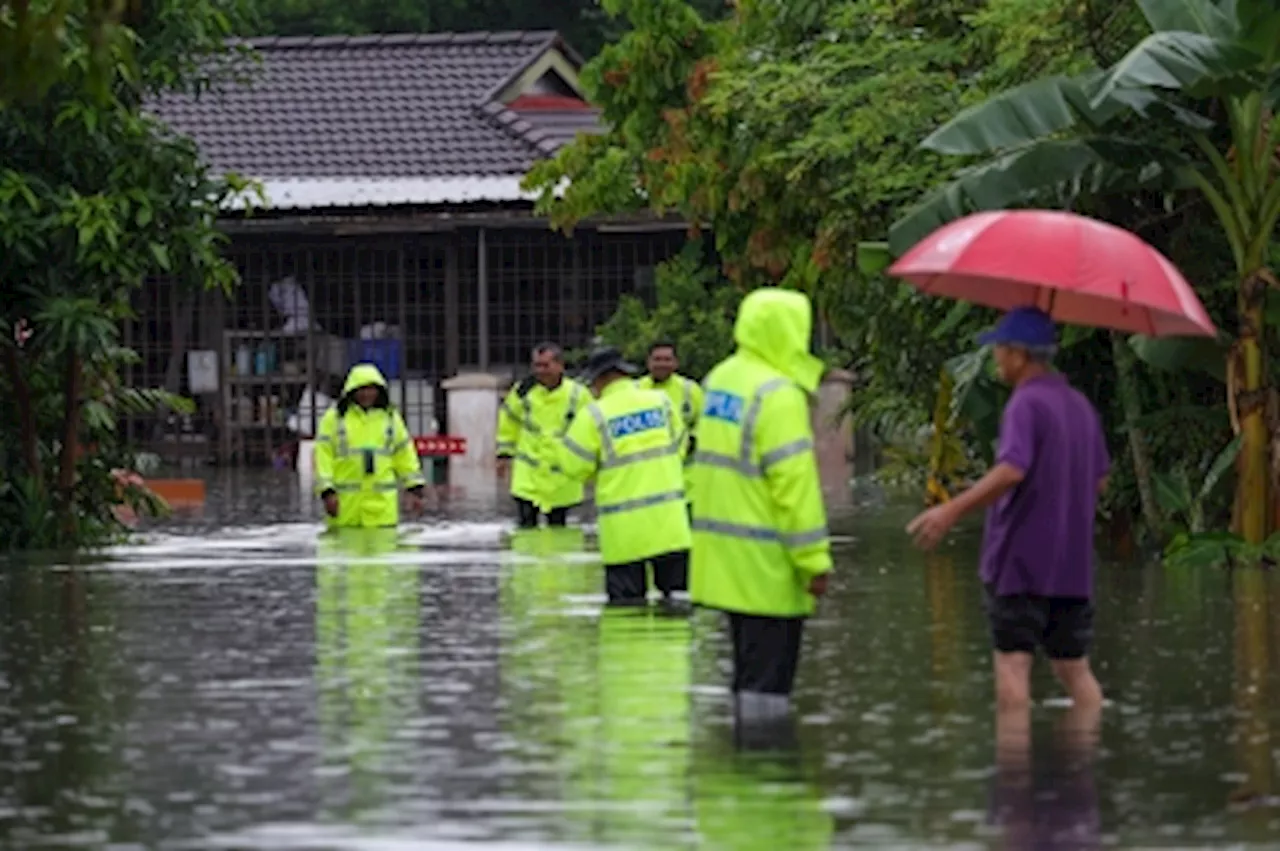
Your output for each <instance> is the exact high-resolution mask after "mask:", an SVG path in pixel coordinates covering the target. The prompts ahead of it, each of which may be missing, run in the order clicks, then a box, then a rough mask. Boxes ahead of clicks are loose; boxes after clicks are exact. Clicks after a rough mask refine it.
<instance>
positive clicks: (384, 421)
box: [315, 364, 426, 527]
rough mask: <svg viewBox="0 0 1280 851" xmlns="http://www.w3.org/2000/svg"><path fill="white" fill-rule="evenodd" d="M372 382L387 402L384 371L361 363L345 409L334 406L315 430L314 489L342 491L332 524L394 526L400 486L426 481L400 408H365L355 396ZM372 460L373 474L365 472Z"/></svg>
mask: <svg viewBox="0 0 1280 851" xmlns="http://www.w3.org/2000/svg"><path fill="white" fill-rule="evenodd" d="M369 386H376V387H379V388H381V389H382V390H383V399H382V402H384V403H386V388H387V382H386V379H384V378H383V377H382V373H380V372H379V371H378V369H377V367H374V366H373V365H371V364H357V365H356V366H355V367H353V368H352V369H351V373H350V374H349V375H348V376H347V382H346V384H345V385H344V387H343V398H344V399H346V400H347V411H346V414H345V415H343V414H340V413H339V412H338V411H339V406H338V405H334V406H333V407H331V408H330V409H329V410H327V411H325V414H324V416H323V417H322V418H321V419H320V425H319V427H318V428H317V429H316V446H315V489H316V494H317V495H323V494H324V492H325V491H328V490H335V491H337V493H338V516H337V517H336V518H333V517H330V518H328V522H329V525H331V526H347V527H349V526H363V527H373V526H395V525H396V524H397V523H399V522H400V494H399V491H400V489H401V488H406V489H408V488H415V487H422V486H424V485H425V484H426V480H425V478H424V477H423V475H422V461H421V460H420V459H419V458H418V451H417V448H416V447H415V446H414V444H413V438H412V437H411V436H410V434H409V429H408V427H407V426H406V425H405V422H404V418H403V417H401V416H400V413H399V412H398V411H397V410H396V409H395V408H393V407H391V406H390V404H386V406H385V407H375V408H369V409H368V410H365V409H364V408H361V407H360V406H359V405H357V404H356V403H355V402H354V401H353V400H351V398H350V397H351V395H352V394H353V393H354V392H355V391H356V390H359V389H360V388H361V387H369ZM370 461H371V462H372V468H373V469H372V472H371V473H369V472H366V470H367V466H366V465H367V463H368V462H370Z"/></svg>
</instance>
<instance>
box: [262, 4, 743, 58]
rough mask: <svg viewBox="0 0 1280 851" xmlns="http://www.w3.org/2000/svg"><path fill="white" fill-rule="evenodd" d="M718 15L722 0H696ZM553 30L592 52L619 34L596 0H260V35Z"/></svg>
mask: <svg viewBox="0 0 1280 851" xmlns="http://www.w3.org/2000/svg"><path fill="white" fill-rule="evenodd" d="M696 6H697V7H698V8H699V10H700V11H702V12H704V13H705V14H708V15H713V16H715V15H720V14H722V13H723V12H724V11H725V10H726V9H727V8H728V4H727V3H726V2H724V0H698V2H697V3H696ZM522 29H534V30H548V29H549V30H557V31H559V33H560V34H561V35H562V36H564V37H565V39H566V40H567V41H568V42H569V43H570V44H571V45H573V47H574V48H575V49H576V50H578V51H579V52H581V53H582V54H583V55H585V56H594V55H595V54H596V53H597V52H598V51H599V50H600V49H601V48H602V47H603V46H604V45H605V44H607V43H608V42H610V41H612V40H614V39H616V38H617V37H618V36H619V35H621V33H622V29H621V27H620V26H619V25H618V23H617V22H616V21H615V20H614V19H612V18H610V17H609V16H608V15H607V14H605V13H604V12H603V11H602V10H601V8H600V3H599V0H556V2H553V3H539V2H534V0H270V2H267V0H261V2H260V3H259V24H258V27H257V31H258V32H259V33H260V34H262V35H363V34H370V33H406V32H466V31H471V30H522Z"/></svg>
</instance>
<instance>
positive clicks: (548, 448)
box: [498, 378, 591, 511]
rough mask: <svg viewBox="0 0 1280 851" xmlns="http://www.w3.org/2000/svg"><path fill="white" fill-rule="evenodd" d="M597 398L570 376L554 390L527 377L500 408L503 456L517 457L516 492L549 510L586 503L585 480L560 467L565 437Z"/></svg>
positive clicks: (500, 454) (513, 485) (513, 482)
mask: <svg viewBox="0 0 1280 851" xmlns="http://www.w3.org/2000/svg"><path fill="white" fill-rule="evenodd" d="M590 401H591V391H589V390H588V389H587V388H585V387H583V386H582V385H581V384H579V383H578V382H576V381H573V380H572V379H568V378H565V379H563V380H562V381H561V382H560V384H559V385H558V386H557V387H556V388H555V389H554V390H548V389H547V388H546V387H543V386H542V385H541V384H539V383H538V382H537V381H535V380H534V379H533V378H526V379H525V380H524V381H521V382H520V383H519V384H517V385H516V386H515V387H512V388H511V392H510V393H508V394H507V398H506V399H504V400H503V402H502V406H501V407H500V408H499V409H498V457H499V458H513V459H514V463H513V467H514V469H512V471H511V495H512V496H514V497H517V498H519V499H527V500H529V501H530V502H532V503H533V504H534V505H537V506H538V507H539V508H541V509H542V510H543V511H550V510H551V509H553V508H568V507H572V506H575V505H578V504H579V503H581V502H582V484H581V483H580V482H576V481H573V480H572V479H568V478H565V477H564V476H562V475H560V473H559V471H558V470H554V469H553V467H555V464H556V458H557V455H558V453H559V446H560V439H561V438H562V437H564V435H565V433H566V432H567V431H568V430H569V426H570V424H572V423H573V419H574V417H575V416H576V415H577V413H578V412H579V411H581V410H582V409H583V408H584V407H586V406H587V403H588V402H590Z"/></svg>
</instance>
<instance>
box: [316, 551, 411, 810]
mask: <svg viewBox="0 0 1280 851" xmlns="http://www.w3.org/2000/svg"><path fill="white" fill-rule="evenodd" d="M398 549H399V547H398V541H397V532H396V530H395V529H339V530H334V531H333V532H330V533H328V534H325V535H323V536H321V538H320V540H319V542H318V544H317V548H316V616H315V617H316V674H315V675H316V691H317V695H318V699H319V720H320V732H321V738H322V740H323V743H324V748H323V756H322V761H321V762H322V767H321V768H320V769H319V770H318V771H317V774H318V775H319V779H320V783H321V786H322V789H323V795H322V800H323V801H324V802H325V807H326V810H327V814H328V816H329V817H336V818H339V819H344V820H345V819H350V818H352V817H353V816H355V815H356V814H358V813H360V812H362V811H365V810H368V809H371V808H373V807H376V806H378V805H380V804H381V803H382V800H381V798H382V788H383V787H384V786H385V784H386V777H387V774H388V769H389V768H391V766H392V764H394V763H395V762H396V760H397V753H398V752H399V749H398V747H397V745H396V738H397V734H398V733H399V732H400V731H401V730H402V729H403V728H404V726H405V723H406V722H407V721H409V720H410V719H411V718H413V717H414V715H415V705H414V704H415V701H416V697H417V693H418V683H417V682H416V681H415V673H416V672H417V669H418V629H419V623H418V620H419V604H418V571H417V569H416V568H415V567H413V566H412V565H401V564H396V563H394V561H393V560H392V559H391V558H390V557H391V556H393V555H394V554H395V553H396V552H397V550H398Z"/></svg>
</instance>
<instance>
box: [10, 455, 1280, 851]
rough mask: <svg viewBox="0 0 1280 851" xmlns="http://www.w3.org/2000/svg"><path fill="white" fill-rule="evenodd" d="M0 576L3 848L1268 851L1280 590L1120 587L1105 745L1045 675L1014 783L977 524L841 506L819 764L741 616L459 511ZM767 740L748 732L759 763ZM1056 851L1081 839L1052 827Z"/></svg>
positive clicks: (268, 499) (221, 505)
mask: <svg viewBox="0 0 1280 851" xmlns="http://www.w3.org/2000/svg"><path fill="white" fill-rule="evenodd" d="M208 500H209V502H208V508H207V509H206V511H205V513H204V516H202V517H192V518H174V519H172V520H170V521H167V522H166V523H165V524H163V525H162V526H161V527H160V528H156V529H150V530H148V531H147V532H146V534H145V535H144V536H143V538H142V540H141V542H140V543H138V544H137V545H134V546H130V547H127V548H121V549H119V550H117V551H114V552H112V553H111V554H110V557H109V558H107V559H105V560H99V561H97V562H92V563H90V562H86V563H83V564H80V565H74V566H72V565H67V564H54V565H40V564H30V565H22V566H15V567H10V568H9V569H7V570H5V571H3V573H0V604H2V605H3V621H2V622H0V687H2V688H3V691H2V693H0V825H2V826H3V827H2V830H3V835H4V837H5V842H6V845H5V847H11V848H23V849H26V848H33V849H34V848H93V849H110V851H124V850H125V849H151V848H159V849H170V848H172V849H188V848H190V849H218V848H228V849H231V848H235V849H401V848H404V849H409V848H424V849H453V848H471V847H477V845H479V844H483V845H485V846H487V847H495V848H509V849H516V848H533V847H550V848H555V847H573V848H636V849H666V848H673V849H676V848H713V849H714V848H725V849H762V850H763V849H784V848H785V849H795V851H805V849H819V848H821V849H825V848H862V847H865V848H879V849H892V848H904V849H905V848H921V849H926V848H950V849H971V848H972V849H988V848H991V849H996V848H1003V849H1019V850H1020V849H1049V848H1060V849H1068V848H1069V849H1086V848H1104V847H1105V848H1275V847H1277V843H1280V806H1278V799H1277V797H1276V796H1277V794H1280V789H1278V788H1277V778H1276V758H1277V754H1278V753H1280V700H1277V697H1278V696H1280V678H1278V677H1277V672H1278V670H1280V665H1277V660H1278V659H1280V583H1277V581H1276V578H1275V577H1274V576H1273V575H1271V574H1264V573H1248V574H1245V573H1239V574H1236V575H1232V574H1230V573H1227V572H1218V571H1215V572H1208V571H1206V572H1201V573H1190V572H1174V571H1167V570H1165V569H1163V568H1158V567H1151V568H1142V569H1139V568H1132V567H1116V566H1104V567H1103V568H1101V570H1100V573H1099V600H1098V609H1099V613H1098V639H1097V649H1096V659H1097V668H1098V673H1099V678H1100V680H1101V681H1102V685H1103V687H1104V689H1106V690H1107V692H1108V697H1109V698H1110V700H1111V704H1110V705H1109V706H1108V708H1107V709H1106V710H1105V713H1104V721H1103V728H1102V736H1101V742H1100V744H1099V745H1098V746H1097V747H1096V748H1090V747H1088V746H1087V745H1086V746H1081V745H1080V742H1079V741H1078V740H1075V741H1073V740H1072V739H1071V737H1069V736H1067V735H1065V734H1064V733H1063V732H1062V730H1061V726H1062V719H1063V716H1064V710H1063V706H1062V703H1061V701H1060V700H1057V699H1056V696H1057V694H1058V692H1057V690H1056V689H1055V688H1054V686H1053V684H1052V683H1051V682H1050V680H1049V676H1048V673H1047V670H1044V669H1043V665H1042V666H1041V670H1039V671H1038V673H1037V680H1036V688H1037V697H1038V698H1045V697H1047V698H1049V699H1048V700H1040V701H1039V703H1038V705H1037V708H1036V710H1035V713H1034V721H1033V728H1032V730H1031V731H1030V734H1029V737H1028V740H1027V741H1021V742H1020V741H1018V740H1016V739H1015V740H1012V744H1011V743H1010V741H1005V742H1003V743H1002V748H1001V753H1002V758H1001V759H1000V760H997V758H996V756H997V747H996V745H997V742H996V727H995V723H994V713H993V707H992V694H991V675H990V656H989V644H988V640H987V637H986V634H985V624H984V620H983V616H982V609H981V594H980V587H979V585H978V582H977V579H976V575H975V570H976V569H975V554H976V547H977V540H978V529H977V528H976V527H974V528H970V529H968V530H966V531H965V532H964V534H963V536H962V538H963V540H961V541H960V542H959V543H957V544H955V545H954V546H953V547H951V548H950V549H946V550H945V551H944V552H943V553H941V554H939V555H936V556H932V557H924V556H921V555H919V554H918V553H916V552H914V551H913V550H911V549H910V547H909V545H908V540H907V538H906V536H905V535H904V534H903V533H902V527H903V525H904V524H905V522H906V521H907V520H908V519H909V518H910V516H911V507H910V506H907V507H903V508H901V509H894V508H884V507H860V508H850V509H842V510H840V512H838V513H835V514H834V516H833V518H832V525H833V529H834V530H835V531H836V532H838V533H840V535H841V537H840V539H839V543H838V545H837V555H836V560H837V571H838V573H837V576H836V578H835V581H834V584H833V590H832V593H831V595H830V597H829V598H828V599H827V600H826V601H825V602H824V603H823V604H822V605H821V607H820V616H819V617H818V618H817V619H816V620H815V621H814V622H813V623H812V624H811V626H810V631H809V633H808V636H807V639H806V641H807V644H806V647H805V655H804V658H803V660H802V664H801V672H800V676H799V685H798V693H797V717H798V719H799V723H798V725H797V728H798V734H797V736H796V738H797V741H795V742H788V741H786V731H785V730H783V731H763V732H761V731H757V732H756V733H755V734H753V736H754V737H755V738H751V739H750V740H748V741H741V740H738V741H735V736H734V731H733V729H732V725H731V723H730V707H729V704H728V700H727V691H726V689H725V683H726V682H727V665H728V647H727V641H726V639H725V638H724V637H723V636H722V634H721V632H720V629H719V622H718V620H717V619H716V618H715V617H714V616H712V615H711V614H709V613H699V614H697V615H695V616H694V617H692V618H676V617H670V616H665V615H662V614H658V613H656V612H654V613H647V612H637V611H625V612H615V611H611V612H607V613H606V612H603V611H602V603H603V600H604V595H603V593H602V587H601V585H602V577H601V567H600V563H599V560H598V557H596V556H595V554H594V549H595V546H594V540H593V539H592V536H591V535H590V534H584V533H583V531H582V530H581V529H575V528H573V527H571V528H570V529H568V530H540V531H536V532H525V533H519V534H512V532H511V525H512V524H511V521H510V518H509V517H508V512H507V510H506V508H507V506H506V503H505V501H499V500H497V499H494V498H491V497H488V496H486V497H484V498H474V499H470V500H468V499H464V498H462V497H450V498H448V499H445V500H442V501H441V503H440V504H438V505H437V506H436V507H435V508H434V509H432V511H431V512H430V514H429V515H428V517H426V518H423V519H422V520H415V521H414V522H411V523H407V524H406V525H405V527H404V528H403V529H402V530H401V531H400V533H399V535H394V534H388V533H381V532H361V533H356V534H354V535H350V536H335V537H331V536H326V537H324V538H321V537H319V535H318V532H319V531H320V528H321V527H320V520H319V513H318V511H317V509H316V507H315V506H313V505H312V503H311V500H310V499H309V498H308V496H307V495H306V494H303V493H300V492H299V491H298V488H297V484H296V480H295V479H293V478H292V476H291V475H289V474H247V473H245V474H240V475H239V476H238V477H236V478H230V477H228V478H226V479H219V478H213V479H211V480H210V490H209V495H208ZM757 739H758V740H757ZM1055 837H1056V838H1055Z"/></svg>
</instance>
